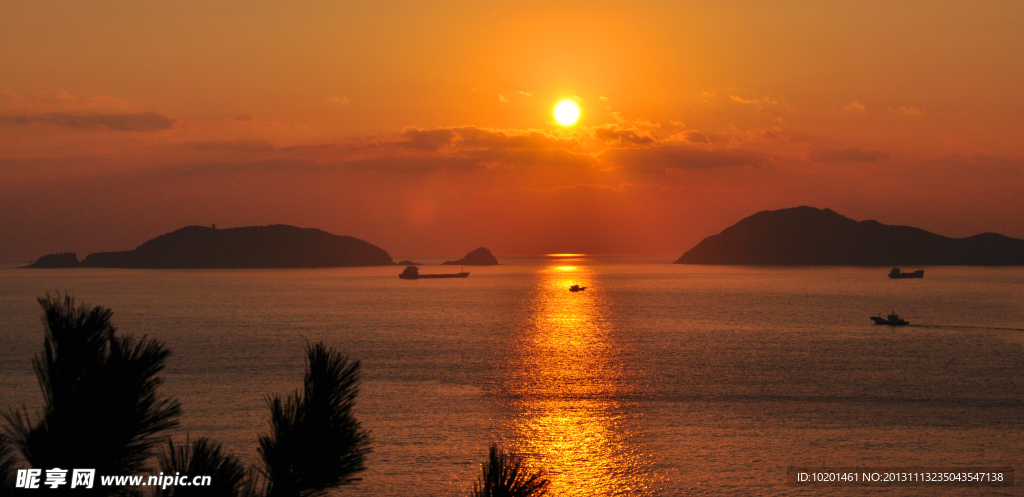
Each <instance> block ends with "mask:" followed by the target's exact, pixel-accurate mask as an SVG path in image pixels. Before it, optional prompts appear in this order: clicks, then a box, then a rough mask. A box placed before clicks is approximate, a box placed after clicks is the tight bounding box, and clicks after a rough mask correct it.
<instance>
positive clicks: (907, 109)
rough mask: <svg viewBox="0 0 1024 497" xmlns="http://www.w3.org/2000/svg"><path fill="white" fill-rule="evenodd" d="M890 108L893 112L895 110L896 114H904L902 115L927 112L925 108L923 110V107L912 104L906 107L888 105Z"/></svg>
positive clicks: (916, 114)
mask: <svg viewBox="0 0 1024 497" xmlns="http://www.w3.org/2000/svg"><path fill="white" fill-rule="evenodd" d="M890 109H891V110H892V111H893V112H896V113H897V114H904V115H907V116H923V115H926V114H928V111H927V110H924V109H922V108H920V107H914V106H913V105H910V106H907V107H896V108H892V107H890Z"/></svg>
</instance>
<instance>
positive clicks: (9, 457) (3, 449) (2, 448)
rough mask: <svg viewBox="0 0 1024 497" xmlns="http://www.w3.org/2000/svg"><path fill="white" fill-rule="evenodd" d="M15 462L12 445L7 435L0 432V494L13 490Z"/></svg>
mask: <svg viewBox="0 0 1024 497" xmlns="http://www.w3.org/2000/svg"><path fill="white" fill-rule="evenodd" d="M16 463H17V455H15V453H14V447H13V446H12V445H11V442H10V441H9V440H7V437H5V436H4V435H3V434H0V495H8V494H10V492H11V491H13V490H14V482H15V471H16V470H15V468H14V465H15V464H16Z"/></svg>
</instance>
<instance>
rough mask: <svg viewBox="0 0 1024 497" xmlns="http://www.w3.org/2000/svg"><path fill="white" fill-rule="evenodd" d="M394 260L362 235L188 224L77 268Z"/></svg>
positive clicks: (64, 258) (48, 261)
mask: <svg viewBox="0 0 1024 497" xmlns="http://www.w3.org/2000/svg"><path fill="white" fill-rule="evenodd" d="M68 255H70V259H76V258H75V256H74V254H59V257H57V256H53V255H51V256H44V257H40V258H39V260H38V261H36V263H34V264H32V265H29V266H28V267H74V265H72V264H71V261H70V260H69V257H68ZM55 262H57V263H60V265H59V266H58V265H56V264H54V263H55ZM393 264H394V261H393V260H392V259H391V256H390V255H388V253H387V252H386V251H385V250H384V249H382V248H380V247H377V246H375V245H372V244H370V243H367V242H365V241H363V240H360V239H358V238H353V237H351V236H340V235H334V234H331V233H328V232H326V231H322V230H318V229H315V228H298V227H295V226H288V225H284V224H276V225H272V226H247V227H242V228H228V229H217V228H208V227H204V226H187V227H184V228H181V229H179V230H177V231H172V232H170V233H167V234H165V235H160V236H158V237H156V238H153V239H152V240H149V241H147V242H146V243H143V244H142V245H139V247H138V248H136V249H135V250H128V251H124V252H98V253H95V254H90V255H89V256H87V257H86V258H85V259H84V260H83V261H82V262H80V263H78V264H77V266H78V267H105V268H161V269H164V268H165V269H172V268H174V269H192V268H294V267H341V266H390V265H393Z"/></svg>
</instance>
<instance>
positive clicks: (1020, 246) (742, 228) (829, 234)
mask: <svg viewBox="0 0 1024 497" xmlns="http://www.w3.org/2000/svg"><path fill="white" fill-rule="evenodd" d="M676 264H744V265H808V266H820V265H849V266H931V265H951V266H1020V265H1024V240H1020V239H1017V238H1010V237H1008V236H1003V235H999V234H996V233H982V234H980V235H974V236H971V237H967V238H947V237H944V236H941V235H936V234H934V233H929V232H927V231H925V230H922V229H919V228H911V227H909V226H891V225H886V224H882V223H879V222H878V221H860V222H857V221H854V220H853V219H850V218H848V217H845V216H842V215H840V214H837V213H836V212H835V211H832V210H831V209H816V208H814V207H807V206H803V207H793V208H790V209H781V210H776V211H763V212H758V213H757V214H754V215H752V216H750V217H747V218H745V219H743V220H741V221H740V222H738V223H736V224H734V225H732V226H730V227H729V228H726V229H725V230H724V231H722V232H721V233H719V234H717V235H712V236H709V237H707V238H705V239H704V240H702V241H701V242H700V243H698V244H697V245H696V246H695V247H693V248H692V249H690V250H688V251H687V252H686V253H685V254H683V256H682V257H680V258H679V260H677V261H676Z"/></svg>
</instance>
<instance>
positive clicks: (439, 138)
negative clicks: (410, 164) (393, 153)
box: [402, 128, 455, 150]
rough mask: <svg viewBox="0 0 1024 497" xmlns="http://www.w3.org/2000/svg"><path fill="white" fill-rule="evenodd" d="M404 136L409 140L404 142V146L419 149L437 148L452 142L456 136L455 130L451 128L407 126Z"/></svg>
mask: <svg viewBox="0 0 1024 497" xmlns="http://www.w3.org/2000/svg"><path fill="white" fill-rule="evenodd" d="M402 136H403V137H405V138H407V139H408V141H405V142H402V146H404V147H407V148H414V149H418V150H437V149H439V148H441V147H444V146H448V145H449V144H451V142H452V139H454V138H455V131H453V130H452V129H451V128H438V129H420V128H406V129H405V131H403V132H402Z"/></svg>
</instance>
